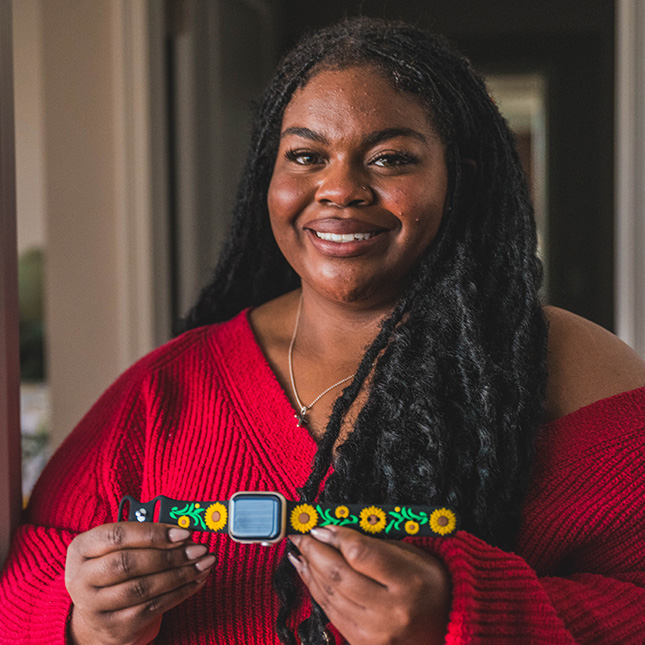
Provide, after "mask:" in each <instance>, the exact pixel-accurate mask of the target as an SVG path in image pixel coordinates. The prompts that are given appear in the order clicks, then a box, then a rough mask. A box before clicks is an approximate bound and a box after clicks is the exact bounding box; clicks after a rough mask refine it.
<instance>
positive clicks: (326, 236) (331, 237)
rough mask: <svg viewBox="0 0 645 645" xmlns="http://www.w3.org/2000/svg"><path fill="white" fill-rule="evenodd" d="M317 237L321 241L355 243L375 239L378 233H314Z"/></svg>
mask: <svg viewBox="0 0 645 645" xmlns="http://www.w3.org/2000/svg"><path fill="white" fill-rule="evenodd" d="M314 233H315V234H316V237H319V238H320V239H321V240H326V241H327V242H340V243H341V244H343V243H344V242H354V241H356V240H369V239H370V237H374V236H375V235H376V233H343V234H340V233H319V232H318V231H314Z"/></svg>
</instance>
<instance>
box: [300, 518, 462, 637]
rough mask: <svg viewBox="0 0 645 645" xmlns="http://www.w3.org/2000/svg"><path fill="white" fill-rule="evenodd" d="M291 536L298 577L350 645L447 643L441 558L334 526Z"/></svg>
mask: <svg viewBox="0 0 645 645" xmlns="http://www.w3.org/2000/svg"><path fill="white" fill-rule="evenodd" d="M312 535H313V537H310V536H308V535H296V536H291V537H290V539H291V541H292V542H293V544H295V546H296V547H297V548H298V550H299V551H300V556H299V557H298V556H295V555H292V554H289V559H290V560H291V562H292V564H293V566H294V567H295V568H296V571H297V572H298V574H299V575H300V577H301V578H302V580H303V582H304V583H305V585H307V587H308V589H309V591H310V592H311V595H312V596H313V598H314V599H315V600H316V602H317V603H318V604H319V605H320V606H321V607H322V609H323V610H324V612H325V613H326V614H327V617H328V618H329V620H330V621H331V622H332V623H333V624H334V626H335V627H336V628H337V629H338V630H339V631H340V633H341V634H342V635H343V636H344V637H345V638H346V639H347V640H348V641H349V642H350V643H351V645H362V644H363V643H365V644H369V645H375V644H378V643H397V644H401V645H402V644H404V643H414V644H415V645H418V644H419V643H426V644H428V645H431V644H434V643H443V642H444V639H445V635H446V627H447V623H448V613H449V611H450V600H451V593H450V577H449V574H448V571H447V569H446V567H445V565H444V564H443V562H442V561H441V560H439V559H438V558H435V557H433V556H432V555H430V554H429V553H426V552H425V551H422V550H421V549H419V548H417V547H415V546H413V545H412V544H407V543H405V542H393V541H385V540H379V539H377V538H373V537H368V536H366V535H362V534H361V533H359V532H358V531H354V530H352V529H348V528H344V527H338V526H329V527H325V528H318V529H314V530H313V531H312Z"/></svg>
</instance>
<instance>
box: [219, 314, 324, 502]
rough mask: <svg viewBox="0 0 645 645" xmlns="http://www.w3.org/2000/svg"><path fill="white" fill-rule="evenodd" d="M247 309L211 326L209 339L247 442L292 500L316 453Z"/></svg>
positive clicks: (311, 440) (308, 472) (296, 495)
mask: <svg viewBox="0 0 645 645" xmlns="http://www.w3.org/2000/svg"><path fill="white" fill-rule="evenodd" d="M248 314H249V310H248V309H245V310H244V311H242V312H240V313H239V314H238V315H237V316H235V318H233V319H232V320H230V321H229V322H227V323H224V324H222V325H215V326H213V330H212V332H211V333H210V334H209V339H210V340H211V341H213V342H211V343H209V344H210V346H211V348H212V350H213V351H214V352H216V353H217V354H218V355H219V356H220V357H221V361H219V362H220V363H221V365H222V366H223V367H222V369H223V372H224V374H225V375H226V377H227V380H228V386H229V391H230V394H231V398H232V402H233V404H234V405H235V406H236V409H237V412H238V413H239V415H240V416H241V417H242V418H243V419H244V421H245V423H248V426H249V427H250V428H252V429H253V431H252V432H249V439H250V440H251V441H252V443H253V444H254V446H255V448H256V449H257V450H258V452H259V453H260V454H264V455H266V459H267V460H268V461H269V462H270V463H271V464H272V465H273V467H274V469H275V471H276V472H277V473H279V474H280V476H281V478H282V479H283V482H282V483H283V484H284V486H285V491H286V493H287V494H288V495H291V496H293V499H297V498H298V493H297V491H296V488H297V487H299V486H302V485H303V484H304V483H305V481H306V480H307V478H308V477H309V474H310V473H311V467H312V464H313V458H314V455H315V454H316V449H317V446H316V442H315V441H314V439H313V438H312V437H311V435H310V434H309V433H308V432H307V429H306V428H304V427H298V426H297V423H296V419H295V418H294V414H295V410H294V408H293V407H292V405H291V403H290V401H289V399H288V398H287V395H286V393H285V391H284V390H283V389H282V387H281V386H280V383H279V382H278V379H277V377H276V375H275V373H274V372H273V370H272V369H271V366H270V365H269V363H268V361H267V359H266V357H265V356H264V354H263V352H262V348H261V347H260V345H259V344H258V342H257V339H256V338H255V335H254V333H253V330H252V328H251V324H250V322H249V317H248Z"/></svg>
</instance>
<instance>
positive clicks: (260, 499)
mask: <svg viewBox="0 0 645 645" xmlns="http://www.w3.org/2000/svg"><path fill="white" fill-rule="evenodd" d="M118 520H119V521H122V520H127V521H131V522H132V521H137V522H164V523H167V524H176V525H177V526H180V527H182V528H185V529H189V530H191V531H210V532H213V533H227V534H228V535H229V537H230V538H231V539H233V540H235V541H236V542H241V543H242V544H262V545H263V546H271V545H272V544H277V543H278V542H280V540H282V539H283V538H284V537H285V535H294V534H305V533H309V532H310V531H311V529H313V528H316V527H325V526H330V525H333V526H347V527H348V528H352V529H355V530H357V531H360V532H361V533H364V534H366V535H372V536H374V537H385V538H402V537H406V536H411V535H418V536H425V537H448V536H451V535H453V534H454V533H455V532H456V531H457V529H458V521H457V515H456V514H455V513H454V511H452V510H451V509H449V508H446V507H441V506H419V505H403V504H402V505H392V504H378V505H374V504H326V503H317V502H314V503H311V504H310V503H307V502H294V501H290V500H287V499H285V497H284V496H283V495H281V494H280V493H274V492H266V491H244V492H239V493H235V494H234V495H233V496H231V499H230V500H227V501H207V502H201V501H200V502H197V501H180V500H175V499H171V498H169V497H166V496H165V495H158V496H157V497H155V498H154V499H151V500H150V501H149V502H145V503H144V502H139V501H138V500H137V499H135V498H134V497H132V496H131V495H126V496H125V497H123V499H122V500H121V503H120V504H119V513H118Z"/></svg>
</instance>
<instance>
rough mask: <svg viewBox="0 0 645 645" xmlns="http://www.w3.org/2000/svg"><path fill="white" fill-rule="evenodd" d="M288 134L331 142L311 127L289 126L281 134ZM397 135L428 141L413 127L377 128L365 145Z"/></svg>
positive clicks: (319, 141)
mask: <svg viewBox="0 0 645 645" xmlns="http://www.w3.org/2000/svg"><path fill="white" fill-rule="evenodd" d="M287 136H297V137H302V138H303V139H309V140H310V141H316V142H317V143H329V141H328V139H327V137H325V136H323V135H322V134H320V133H318V132H315V131H314V130H310V129H309V128H299V127H292V128H287V129H286V130H285V131H284V132H283V133H282V134H281V135H280V138H281V139H282V138H284V137H287ZM396 137H412V138H413V139H418V140H419V141H421V142H422V143H427V139H426V137H424V136H423V134H421V132H419V131H418V130H413V129H412V128H386V129H385V130H377V131H376V132H370V134H368V135H366V136H365V137H363V141H362V143H363V145H364V146H366V147H368V148H369V147H371V146H375V145H376V144H378V143H381V142H383V141H387V140H388V139H394V138H396Z"/></svg>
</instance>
